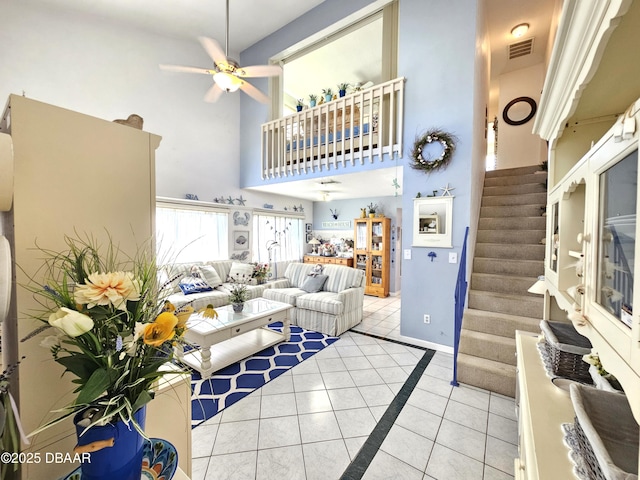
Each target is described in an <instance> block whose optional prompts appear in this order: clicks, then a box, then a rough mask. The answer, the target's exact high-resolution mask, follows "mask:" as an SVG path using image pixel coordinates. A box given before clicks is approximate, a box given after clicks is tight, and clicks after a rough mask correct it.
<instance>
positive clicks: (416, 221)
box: [413, 196, 454, 248]
mask: <svg viewBox="0 0 640 480" xmlns="http://www.w3.org/2000/svg"><path fill="white" fill-rule="evenodd" d="M453 199H454V197H453V196H444V197H419V198H414V199H413V246H414V247H443V248H453V243H452V238H451V230H452V228H453V218H452V217H453Z"/></svg>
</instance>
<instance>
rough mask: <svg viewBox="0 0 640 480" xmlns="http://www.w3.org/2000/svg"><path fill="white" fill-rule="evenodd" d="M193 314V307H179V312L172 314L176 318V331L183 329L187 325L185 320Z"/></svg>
mask: <svg viewBox="0 0 640 480" xmlns="http://www.w3.org/2000/svg"><path fill="white" fill-rule="evenodd" d="M192 313H193V307H192V306H191V305H187V306H186V307H181V308H180V310H178V311H176V312H174V315H175V316H176V317H178V326H177V327H176V329H178V328H181V329H184V328H185V325H186V324H187V320H189V317H190V316H191V314H192Z"/></svg>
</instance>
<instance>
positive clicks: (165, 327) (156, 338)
mask: <svg viewBox="0 0 640 480" xmlns="http://www.w3.org/2000/svg"><path fill="white" fill-rule="evenodd" d="M177 324H178V317H176V316H175V315H174V314H173V313H171V312H163V313H161V314H160V315H158V316H157V317H156V319H155V321H154V322H152V323H148V324H147V325H145V328H144V333H143V334H142V341H143V342H144V343H146V344H147V345H151V346H152V347H159V346H161V345H162V344H163V343H164V342H166V341H169V340H171V339H172V338H173V336H174V335H175V334H176V332H175V330H174V329H175V328H176V325H177Z"/></svg>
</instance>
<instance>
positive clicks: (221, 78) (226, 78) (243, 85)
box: [160, 0, 282, 103]
mask: <svg viewBox="0 0 640 480" xmlns="http://www.w3.org/2000/svg"><path fill="white" fill-rule="evenodd" d="M226 3H227V10H226V29H225V30H226V31H225V50H224V52H223V51H222V48H221V47H220V45H219V44H218V42H216V41H215V40H214V39H212V38H208V37H198V40H200V43H201V44H202V47H203V48H204V49H205V50H206V52H207V53H208V54H209V56H210V57H211V59H212V60H213V63H214V68H201V67H183V66H180V65H160V68H161V69H162V70H168V71H172V72H186V73H204V74H205V75H212V76H213V81H214V84H213V85H212V86H211V88H210V89H209V90H208V91H207V93H206V94H205V96H204V100H205V102H211V103H213V102H215V101H216V100H218V98H220V95H222V92H235V91H237V90H238V89H240V90H242V91H243V92H244V93H246V94H247V95H249V96H250V97H252V98H254V99H255V100H257V101H259V102H262V103H267V102H268V101H269V97H267V96H266V95H265V94H264V93H262V92H261V91H260V90H258V89H257V88H256V87H254V86H253V85H251V84H250V83H249V82H247V81H246V80H244V78H252V77H254V78H255V77H271V76H276V75H280V74H282V67H280V66H279V65H253V66H250V67H241V66H240V65H238V62H236V61H235V60H233V59H231V58H229V0H226Z"/></svg>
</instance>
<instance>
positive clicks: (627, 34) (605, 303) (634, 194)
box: [515, 0, 640, 479]
mask: <svg viewBox="0 0 640 480" xmlns="http://www.w3.org/2000/svg"><path fill="white" fill-rule="evenodd" d="M558 3H559V4H561V5H562V6H561V8H562V11H561V12H557V13H559V14H560V15H559V23H558V26H557V31H556V32H555V41H554V45H553V51H552V53H551V56H550V58H549V60H548V63H549V65H548V71H547V76H546V80H545V84H544V88H543V93H542V97H541V102H540V110H539V112H538V116H537V118H536V122H535V125H534V133H536V134H538V135H540V136H541V137H542V138H544V139H545V140H547V141H548V142H549V163H548V166H549V172H548V199H547V235H546V255H545V283H546V286H547V289H548V293H547V294H546V295H545V300H546V301H545V318H546V319H550V320H558V321H559V320H563V321H568V320H567V319H569V320H570V321H572V322H573V325H574V326H575V328H576V329H577V330H578V332H580V333H581V334H583V335H585V336H587V337H588V338H589V339H590V341H591V343H592V345H593V347H594V349H595V350H597V352H598V354H599V356H600V358H601V361H602V363H603V365H604V367H605V368H606V369H607V370H608V371H609V372H611V373H613V374H614V375H615V376H616V377H617V378H618V380H619V381H620V383H621V384H622V386H623V388H624V390H625V392H626V394H627V397H628V400H629V403H630V405H631V409H632V411H633V414H634V416H635V419H636V421H639V422H640V343H639V342H640V315H639V314H640V283H639V285H638V286H635V271H637V270H638V267H640V263H638V262H640V251H638V249H639V244H638V243H636V238H637V237H638V226H637V225H638V224H637V222H636V215H637V210H638V147H639V138H640V100H638V99H639V98H640V63H639V62H637V61H636V60H635V59H634V58H635V53H634V51H635V50H634V48H636V46H637V45H638V41H639V40H640V34H639V33H638V32H639V31H638V28H637V25H638V24H639V21H640V2H634V3H632V2H631V1H629V0H615V1H614V0H612V1H606V2H605V1H603V2H584V1H578V0H566V1H565V2H558ZM634 306H635V307H636V308H635V310H634ZM535 342H536V339H535V337H531V336H527V335H526V334H523V333H520V332H518V334H517V339H516V343H517V355H518V391H519V394H518V399H517V401H518V410H519V436H520V438H519V440H520V441H519V457H518V458H517V459H516V462H515V468H516V471H515V477H516V478H520V479H525V478H526V479H548V478H571V477H572V473H571V468H572V465H571V464H570V461H569V458H568V455H567V447H565V446H564V445H563V443H562V436H563V434H562V431H561V429H560V424H561V423H571V422H573V417H574V413H573V407H572V403H571V400H570V397H569V394H568V392H565V391H563V390H560V389H559V388H556V387H555V386H554V385H553V384H552V383H551V382H550V380H549V378H548V377H547V376H546V375H545V373H544V370H543V367H542V363H541V361H540V358H539V355H538V352H537V349H536V345H535ZM549 475H551V476H549Z"/></svg>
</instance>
